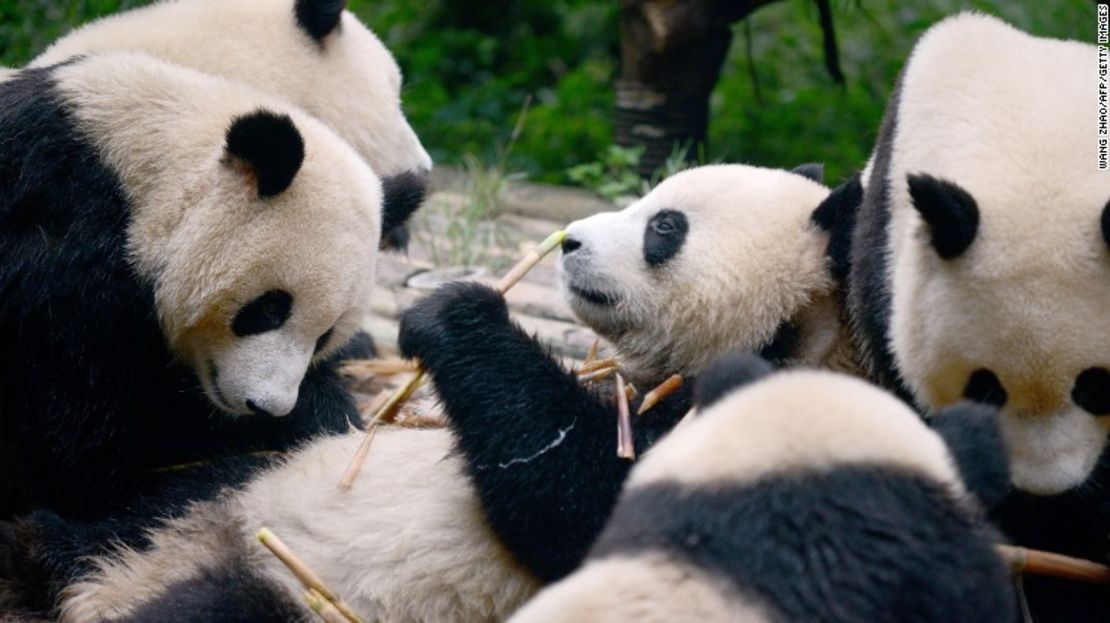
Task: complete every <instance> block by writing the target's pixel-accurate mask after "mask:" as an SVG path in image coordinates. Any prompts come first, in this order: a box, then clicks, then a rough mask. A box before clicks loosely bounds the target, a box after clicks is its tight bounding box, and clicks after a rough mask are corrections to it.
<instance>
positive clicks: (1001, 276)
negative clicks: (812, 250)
mask: <svg viewBox="0 0 1110 623" xmlns="http://www.w3.org/2000/svg"><path fill="white" fill-rule="evenodd" d="M1097 64H1098V55H1097V52H1096V49H1095V46H1093V45H1088V44H1084V43H1080V42H1075V41H1062V40H1055V39H1046V38H1039V37H1034V36H1030V35H1028V34H1026V33H1023V32H1020V31H1018V30H1016V29H1014V28H1012V27H1010V26H1009V25H1007V24H1005V23H1003V22H1001V21H999V20H997V19H995V18H992V17H989V16H986V15H982V14H974V13H966V14H961V15H958V16H955V17H952V18H949V19H947V20H944V21H943V22H941V23H939V24H937V25H936V26H934V27H933V28H931V29H930V30H929V31H928V32H927V33H926V34H925V35H924V36H923V37H922V38H921V40H920V41H919V42H918V43H917V45H916V46H915V48H914V50H913V53H912V55H911V56H910V58H909V61H908V62H907V64H906V67H905V68H904V70H903V73H902V76H901V78H900V79H899V82H898V85H897V87H896V89H895V93H894V95H893V97H892V99H891V102H890V105H889V107H888V109H887V113H886V116H885V118H884V121H883V124H882V128H881V130H880V133H879V137H878V143H877V147H876V149H875V153H874V155H873V156H872V159H871V163H870V165H869V167H868V169H867V170H866V171H865V174H864V179H863V183H862V185H863V187H864V189H865V192H864V198H863V204H862V206H861V207H860V209H859V213H858V215H857V219H858V223H857V227H856V229H855V231H854V233H853V241H852V250H851V264H852V266H851V271H850V275H849V290H850V291H849V297H848V303H849V308H850V312H851V316H852V318H853V321H854V326H855V329H856V332H857V334H858V337H859V338H860V341H861V343H862V345H863V349H862V350H863V351H864V352H866V353H867V355H868V361H869V366H870V369H871V371H872V373H873V374H874V375H875V378H877V379H878V380H881V381H883V382H885V383H888V384H891V385H896V386H901V387H902V388H903V391H904V392H905V393H906V394H908V395H909V396H911V397H912V399H913V400H914V401H915V402H916V403H917V404H918V405H919V406H920V407H922V408H923V409H925V410H932V409H937V408H940V407H943V406H945V405H948V404H950V403H953V402H955V401H957V400H961V399H963V398H972V399H976V400H981V401H985V402H988V403H993V404H995V405H997V406H999V407H1000V408H1001V410H1000V414H999V419H1000V423H1001V428H1002V433H1003V435H1004V437H1005V438H1006V441H1007V443H1008V446H1009V448H1010V459H1011V463H1012V477H1013V487H1014V491H1013V493H1012V494H1011V495H1010V496H1008V497H1007V498H1006V499H1005V500H1003V501H1002V503H1001V504H1000V505H999V506H998V507H997V508H996V509H994V511H993V514H994V516H995V518H996V519H997V521H998V522H999V523H1000V526H1001V527H1002V529H1003V530H1004V531H1005V532H1007V533H1008V535H1009V536H1010V537H1011V538H1013V539H1015V540H1016V541H1018V542H1019V543H1021V544H1023V545H1028V546H1031V547H1036V548H1041V549H1048V550H1052V551H1057V552H1061V553H1064V554H1069V555H1073V556H1081V557H1086V558H1091V559H1094V560H1099V561H1105V560H1106V559H1107V551H1108V548H1110V540H1108V538H1110V497H1108V496H1107V494H1106V492H1105V483H1106V481H1107V479H1108V478H1110V450H1108V449H1107V446H1108V444H1107V435H1108V432H1110V417H1107V416H1108V415H1110V371H1108V370H1110V314H1108V313H1107V312H1108V310H1110V206H1108V203H1107V202H1108V200H1110V176H1108V175H1104V174H1103V173H1102V172H1100V171H1099V170H1098V168H1097V166H1098V144H1097V142H1096V138H1097V137H1096V136H1095V130H1096V129H1097V128H1096V122H1097V119H1096V110H1095V96H1094V95H1093V94H1092V92H1091V91H1090V77H1089V73H1090V72H1089V71H1088V70H1087V69H1085V68H1089V67H1097ZM1025 588H1026V590H1027V594H1028V597H1029V601H1030V604H1031V606H1032V608H1033V611H1034V612H1035V613H1036V614H1037V615H1038V616H1040V617H1049V618H1051V617H1061V618H1064V619H1067V620H1072V619H1077V620H1082V619H1083V618H1087V619H1089V620H1104V619H1105V616H1106V612H1108V611H1110V594H1108V593H1106V592H1105V591H1102V592H1101V593H1100V592H1098V591H1096V590H1095V589H1091V588H1089V587H1084V586H1082V585H1072V584H1065V583H1062V582H1058V581H1053V580H1045V579H1040V578H1028V579H1027V580H1026V582H1025ZM1045 589H1047V590H1045ZM1090 597H1094V598H1095V599H1093V600H1089V599H1087V598H1090Z"/></svg>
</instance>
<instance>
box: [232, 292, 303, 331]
mask: <svg viewBox="0 0 1110 623" xmlns="http://www.w3.org/2000/svg"><path fill="white" fill-rule="evenodd" d="M292 311H293V295H292V294H289V293H288V292H286V291H285V290H270V291H268V292H266V293H265V294H262V295H260V296H258V297H257V298H255V299H254V300H253V301H251V302H249V303H247V304H246V305H244V306H243V307H242V308H240V309H239V311H238V312H236V314H235V317H234V318H232V319H231V332H232V333H234V334H235V335H237V336H239V337H246V336H248V335H257V334H259V333H266V332H267V331H273V330H274V329H279V328H281V325H283V324H285V321H286V320H289V314H290V313H291V312H292Z"/></svg>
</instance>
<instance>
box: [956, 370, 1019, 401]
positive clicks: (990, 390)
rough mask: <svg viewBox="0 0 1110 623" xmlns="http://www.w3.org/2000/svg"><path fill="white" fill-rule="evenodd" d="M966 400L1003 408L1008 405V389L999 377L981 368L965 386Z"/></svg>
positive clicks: (972, 374)
mask: <svg viewBox="0 0 1110 623" xmlns="http://www.w3.org/2000/svg"><path fill="white" fill-rule="evenodd" d="M964 398H967V399H968V400H972V401H974V402H981V403H983V404H988V405H992V406H995V407H1002V406H1003V405H1005V404H1006V399H1007V398H1008V396H1007V395H1006V388H1004V387H1002V381H999V380H998V376H997V375H996V374H995V373H994V372H991V371H990V370H988V369H986V368H979V369H978V370H976V371H974V372H972V373H971V376H969V377H968V378H967V385H966V386H964Z"/></svg>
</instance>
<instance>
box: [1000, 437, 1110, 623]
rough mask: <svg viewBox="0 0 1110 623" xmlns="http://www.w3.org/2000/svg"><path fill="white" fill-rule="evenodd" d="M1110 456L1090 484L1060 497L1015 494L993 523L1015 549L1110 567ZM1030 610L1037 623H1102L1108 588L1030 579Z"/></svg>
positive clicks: (1027, 588)
mask: <svg viewBox="0 0 1110 623" xmlns="http://www.w3.org/2000/svg"><path fill="white" fill-rule="evenodd" d="M1107 483H1110V450H1104V451H1103V453H1102V456H1101V457H1099V461H1098V463H1097V464H1096V465H1095V468H1094V469H1093V470H1092V472H1091V475H1090V476H1089V477H1088V479H1087V481H1086V482H1085V483H1083V484H1082V485H1080V486H1079V487H1076V488H1074V489H1071V490H1069V491H1067V492H1065V493H1062V494H1059V495H1049V496H1040V495H1033V494H1031V493H1027V492H1023V491H1018V490H1014V491H1011V493H1010V494H1009V495H1007V496H1006V497H1005V498H1004V499H1003V500H1002V502H1001V503H1000V504H998V505H997V506H995V507H994V508H993V509H991V513H990V516H991V519H993V520H994V521H995V523H996V524H997V525H998V527H999V528H1001V529H1002V531H1003V532H1004V533H1005V534H1006V535H1007V536H1008V537H1009V538H1010V539H1011V540H1013V541H1014V542H1015V543H1018V544H1020V545H1024V546H1026V547H1032V548H1035V549H1042V550H1047V551H1051V552H1058V553H1061V554H1065V555H1067V556H1076V557H1079V558H1086V559H1089V560H1094V561H1096V562H1099V563H1102V564H1107V563H1110V536H1108V535H1110V498H1108V497H1107V495H1106V486H1107ZM1023 585H1024V588H1025V596H1026V598H1027V600H1028V602H1029V608H1030V610H1031V611H1032V612H1033V615H1034V618H1035V620H1038V621H1068V622H1080V621H1084V622H1090V623H1096V622H1098V623H1102V622H1104V621H1106V613H1107V612H1110V590H1107V588H1106V587H1105V586H1092V585H1088V584H1083V583H1077V582H1070V581H1065V580H1057V579H1052V578H1044V577H1038V576H1033V575H1026V576H1025V577H1024V579H1023Z"/></svg>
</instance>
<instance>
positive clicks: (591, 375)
mask: <svg viewBox="0 0 1110 623" xmlns="http://www.w3.org/2000/svg"><path fill="white" fill-rule="evenodd" d="M617 370H620V366H609V367H608V368H601V369H599V370H594V371H593V372H587V373H585V374H580V375H578V382H579V383H590V382H593V381H602V380H605V379H607V378H609V377H611V376H613V375H614V374H616V372H617Z"/></svg>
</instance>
